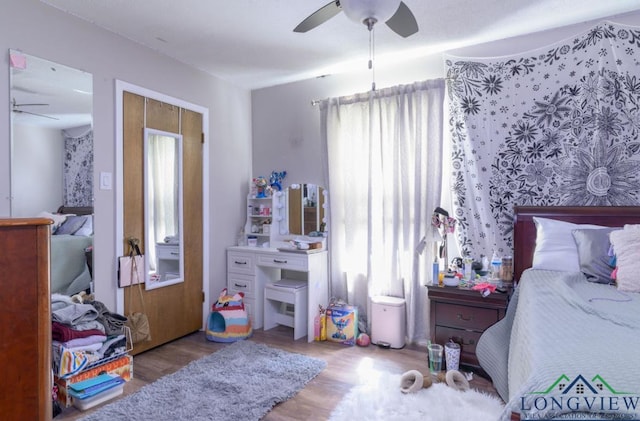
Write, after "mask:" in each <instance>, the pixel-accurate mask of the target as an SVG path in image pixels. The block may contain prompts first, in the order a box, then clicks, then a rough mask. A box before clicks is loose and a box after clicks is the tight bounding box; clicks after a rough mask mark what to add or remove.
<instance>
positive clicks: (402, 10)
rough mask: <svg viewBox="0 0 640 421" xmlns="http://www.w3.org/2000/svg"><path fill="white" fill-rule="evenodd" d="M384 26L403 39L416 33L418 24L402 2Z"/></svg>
mask: <svg viewBox="0 0 640 421" xmlns="http://www.w3.org/2000/svg"><path fill="white" fill-rule="evenodd" d="M386 24H387V26H388V27H389V28H391V30H392V31H393V32H395V33H396V34H398V35H400V36H401V37H404V38H406V37H408V36H410V35H413V34H415V33H416V32H418V22H416V18H415V16H413V13H412V12H411V10H409V7H407V5H406V4H404V2H402V1H401V2H400V6H398V10H396V13H394V14H393V16H391V17H390V18H389V20H388V21H387V22H386Z"/></svg>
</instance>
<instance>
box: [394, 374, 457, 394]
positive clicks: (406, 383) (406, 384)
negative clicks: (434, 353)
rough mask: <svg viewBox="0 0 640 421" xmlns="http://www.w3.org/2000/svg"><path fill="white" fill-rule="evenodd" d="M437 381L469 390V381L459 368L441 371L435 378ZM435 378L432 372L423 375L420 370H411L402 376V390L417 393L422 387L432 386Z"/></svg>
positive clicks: (455, 387) (454, 387)
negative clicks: (445, 371)
mask: <svg viewBox="0 0 640 421" xmlns="http://www.w3.org/2000/svg"><path fill="white" fill-rule="evenodd" d="M435 381H436V382H437V383H447V386H449V387H451V388H453V389H455V390H460V391H463V392H464V391H466V390H469V382H468V381H467V379H466V377H464V375H463V374H462V373H461V372H459V371H458V370H449V371H447V373H446V374H445V373H443V372H440V373H438V375H437V376H436V378H435ZM433 382H434V379H433V378H432V377H431V374H429V375H428V376H423V375H422V373H421V372H419V371H418V370H409V371H407V372H406V373H404V374H403V375H402V377H401V378H400V391H401V392H402V393H415V392H417V391H418V390H420V389H426V388H428V387H431V385H432V384H433Z"/></svg>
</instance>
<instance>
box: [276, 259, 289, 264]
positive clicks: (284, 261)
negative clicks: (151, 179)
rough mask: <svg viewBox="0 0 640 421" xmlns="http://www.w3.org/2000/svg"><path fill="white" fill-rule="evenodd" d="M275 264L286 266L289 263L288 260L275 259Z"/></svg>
mask: <svg viewBox="0 0 640 421" xmlns="http://www.w3.org/2000/svg"><path fill="white" fill-rule="evenodd" d="M273 263H284V264H286V263H287V261H286V260H279V259H273Z"/></svg>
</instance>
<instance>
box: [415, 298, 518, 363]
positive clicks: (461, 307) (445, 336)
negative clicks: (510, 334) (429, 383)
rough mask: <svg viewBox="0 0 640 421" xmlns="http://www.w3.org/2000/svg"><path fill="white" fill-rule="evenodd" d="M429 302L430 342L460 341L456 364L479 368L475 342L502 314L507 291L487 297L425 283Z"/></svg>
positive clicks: (476, 342) (505, 303)
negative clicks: (458, 361) (458, 359)
mask: <svg viewBox="0 0 640 421" xmlns="http://www.w3.org/2000/svg"><path fill="white" fill-rule="evenodd" d="M427 289H428V291H429V300H430V301H431V303H430V304H431V324H430V325H431V342H434V343H438V344H440V345H444V344H445V343H447V342H448V341H449V339H453V341H454V342H457V343H458V344H460V348H461V353H460V364H464V365H468V366H472V367H479V363H478V358H477V357H476V345H477V344H478V339H480V335H482V333H483V332H484V331H485V330H486V329H487V328H488V327H489V326H491V325H492V324H494V323H496V322H497V321H498V320H500V319H502V318H503V317H504V315H505V312H506V309H507V304H508V302H509V297H510V293H511V290H509V291H508V292H507V293H505V294H502V293H498V292H496V293H493V294H491V295H489V296H488V297H483V296H482V295H480V292H479V291H472V290H468V289H466V290H465V289H460V288H452V287H446V286H445V287H439V286H427Z"/></svg>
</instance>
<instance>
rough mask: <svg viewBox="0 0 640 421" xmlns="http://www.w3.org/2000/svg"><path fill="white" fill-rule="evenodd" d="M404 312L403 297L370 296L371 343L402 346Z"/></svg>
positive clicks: (404, 327)
mask: <svg viewBox="0 0 640 421" xmlns="http://www.w3.org/2000/svg"><path fill="white" fill-rule="evenodd" d="M405 336H406V313H405V301H404V298H397V297H386V296H376V297H372V298H371V343H373V344H376V345H380V346H388V347H390V348H402V347H404V345H405Z"/></svg>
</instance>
